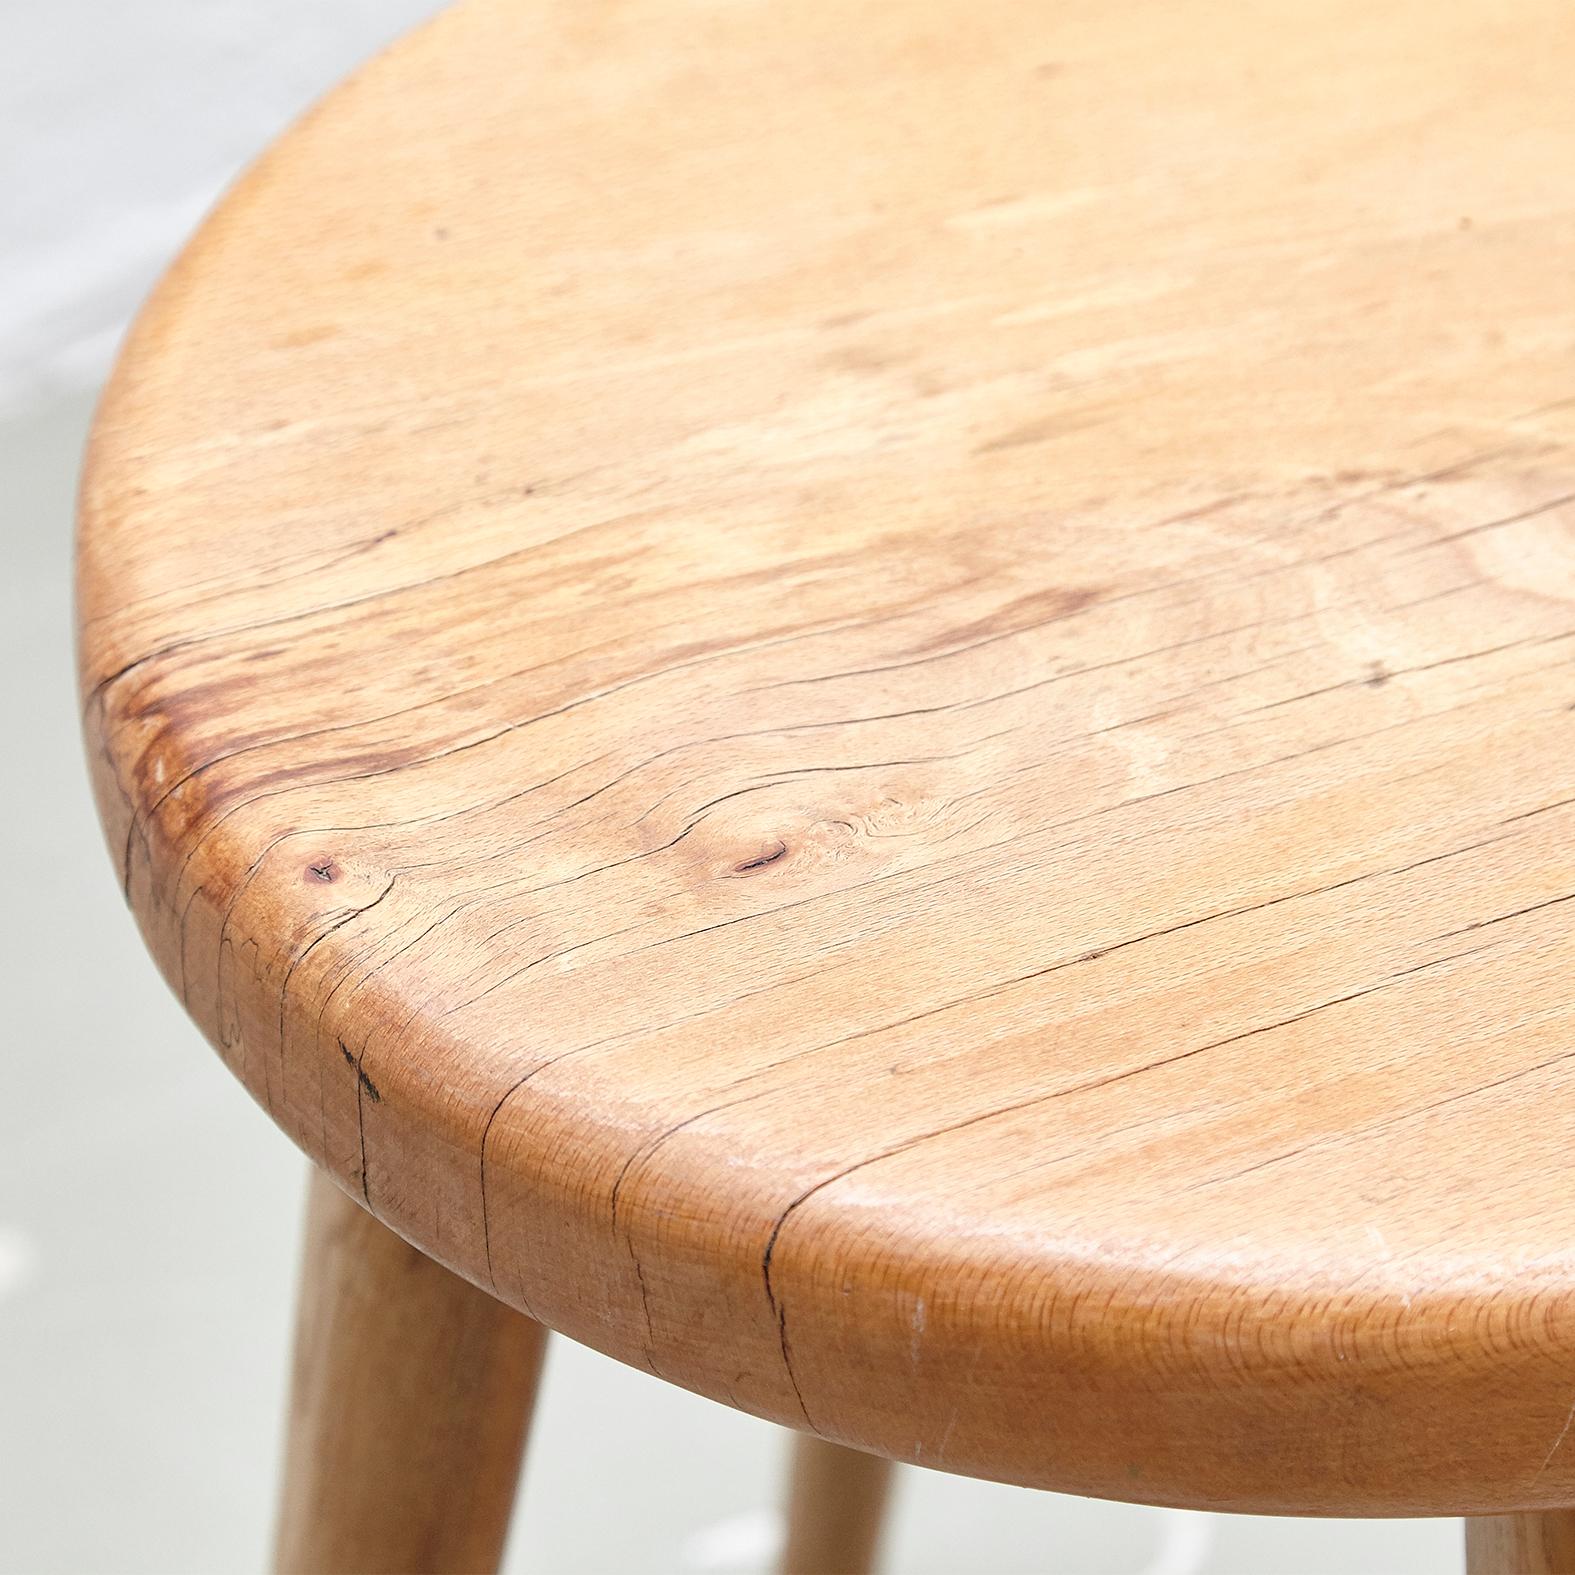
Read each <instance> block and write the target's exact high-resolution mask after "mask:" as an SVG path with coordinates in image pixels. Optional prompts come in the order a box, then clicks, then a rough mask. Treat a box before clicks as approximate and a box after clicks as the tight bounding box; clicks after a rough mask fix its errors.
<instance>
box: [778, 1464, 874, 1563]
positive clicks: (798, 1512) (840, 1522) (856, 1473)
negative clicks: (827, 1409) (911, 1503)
mask: <svg viewBox="0 0 1575 1575" xmlns="http://www.w3.org/2000/svg"><path fill="white" fill-rule="evenodd" d="M891 1479H892V1463H891V1462H890V1461H889V1460H886V1459H883V1458H882V1457H881V1456H879V1455H866V1454H864V1453H863V1452H862V1451H861V1450H857V1449H844V1448H843V1447H842V1446H841V1445H840V1444H829V1443H827V1442H826V1440H825V1439H823V1438H816V1437H815V1435H814V1434H813V1433H800V1434H799V1435H798V1436H797V1438H796V1439H795V1440H794V1443H793V1469H792V1473H791V1475H790V1477H789V1490H788V1512H787V1539H786V1542H785V1543H784V1545H783V1549H782V1558H781V1561H780V1564H779V1566H778V1567H779V1569H780V1571H781V1575H870V1571H871V1570H873V1569H874V1568H875V1561H876V1550H877V1549H878V1548H879V1546H880V1534H881V1530H882V1526H883V1522H884V1519H885V1514H886V1503H887V1500H888V1499H889V1498H890V1497H891Z"/></svg>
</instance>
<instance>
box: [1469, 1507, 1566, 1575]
mask: <svg viewBox="0 0 1575 1575" xmlns="http://www.w3.org/2000/svg"><path fill="white" fill-rule="evenodd" d="M1466 1575H1575V1514H1571V1513H1570V1512H1568V1511H1565V1512H1562V1513H1561V1512H1554V1513H1552V1514H1547V1515H1483V1516H1479V1517H1477V1518H1476V1519H1474V1520H1468V1521H1467V1522H1466Z"/></svg>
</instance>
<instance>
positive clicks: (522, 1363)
mask: <svg viewBox="0 0 1575 1575" xmlns="http://www.w3.org/2000/svg"><path fill="white" fill-rule="evenodd" d="M545 1339H546V1331H545V1330H543V1329H542V1327H541V1326H540V1325H539V1324H536V1323H533V1322H532V1321H531V1320H530V1319H529V1318H525V1317H523V1316H521V1314H519V1313H517V1312H515V1311H513V1310H512V1309H511V1308H508V1307H505V1306H504V1305H503V1303H502V1302H499V1301H495V1300H494V1299H493V1298H492V1297H490V1296H488V1295H486V1294H485V1293H484V1292H482V1291H478V1290H477V1289H476V1288H475V1287H474V1286H473V1285H470V1284H468V1283H467V1282H466V1281H464V1280H462V1279H460V1278H459V1277H458V1276H457V1275H455V1274H451V1273H450V1272H449V1271H448V1270H447V1269H445V1268H443V1267H441V1266H440V1265H439V1264H437V1263H434V1262H433V1261H432V1260H431V1259H430V1258H428V1257H425V1256H424V1255H423V1254H422V1253H419V1252H417V1251H416V1249H415V1248H414V1247H411V1246H409V1245H407V1244H406V1243H405V1242H403V1241H401V1240H400V1238H399V1237H398V1236H396V1235H395V1234H394V1233H393V1232H392V1231H391V1230H388V1229H387V1228H386V1227H385V1226H383V1225H380V1224H379V1223H378V1222H377V1221H376V1220H375V1219H373V1218H372V1216H371V1215H370V1214H368V1213H367V1212H366V1211H365V1210H364V1209H362V1208H360V1207H359V1206H358V1205H357V1204H355V1203H353V1202H352V1201H351V1200H350V1199H349V1198H347V1197H346V1196H345V1195H344V1194H343V1193H342V1192H341V1191H340V1190H339V1189H338V1188H337V1187H336V1186H334V1184H333V1183H332V1182H331V1181H329V1180H328V1179H327V1178H326V1177H325V1176H323V1175H321V1174H314V1175H313V1177H312V1184H311V1194H310V1198H309V1201H308V1206H307V1219H306V1254H305V1263H304V1266H303V1270H302V1278H301V1291H300V1306H299V1311H298V1314H297V1325H296V1336H295V1372H294V1378H293V1381H292V1384H291V1394H290V1416H289V1423H288V1429H287V1441H286V1452H285V1466H284V1487H283V1494H282V1499H281V1505H280V1516H279V1535H278V1544H277V1548H276V1550H275V1564H276V1567H277V1568H278V1569H279V1570H280V1571H283V1572H285V1575H442V1572H456V1575H458V1572H466V1575H471V1572H475V1571H487V1570H495V1569H496V1568H497V1564H498V1558H499V1555H500V1553H501V1551H502V1548H503V1538H504V1535H505V1533H506V1532H507V1530H508V1522H509V1510H510V1508H511V1506H512V1504H513V1500H514V1487H515V1482H516V1481H517V1479H518V1476H519V1467H520V1456H521V1453H522V1451H523V1449H524V1443H525V1431H526V1427H527V1425H528V1424H529V1421H530V1412H531V1405H532V1402H533V1400H534V1398H535V1392H536V1380H537V1376H538V1374H539V1373H540V1370H541V1357H542V1349H543V1345H544V1343H545Z"/></svg>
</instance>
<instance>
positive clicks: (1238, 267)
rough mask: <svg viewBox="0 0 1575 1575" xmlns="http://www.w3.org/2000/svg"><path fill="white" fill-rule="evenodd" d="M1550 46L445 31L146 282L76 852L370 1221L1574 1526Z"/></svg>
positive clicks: (922, 1378) (881, 1379)
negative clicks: (100, 867) (86, 836)
mask: <svg viewBox="0 0 1575 1575" xmlns="http://www.w3.org/2000/svg"><path fill="white" fill-rule="evenodd" d="M1572 56H1575V8H1572V7H1571V6H1569V4H1568V3H1567V0H1511V3H1509V4H1502V3H1499V0H1452V3H1450V4H1447V5H1438V4H1435V3H1432V0H1425V3H1424V0H1392V3H1386V4H1383V5H1374V4H1371V3H1370V0H1326V3H1320V4H1317V5H1310V4H1299V3H1291V0H1284V3H1276V0H1251V3H1249V4H1245V5H1237V4H1230V5H1227V4H1224V3H1223V0H1181V3H1175V0H1133V3H1131V4H1124V5H1121V6H1099V5H1081V4H1070V5H1063V4H1057V5H1028V4H1023V3H1020V0H967V3H963V0H948V3H940V0H922V3H920V0H915V3H913V4H904V5H895V4H874V3H870V4H846V3H843V0H803V3H796V4H793V5H784V6H774V7H764V6H758V5H752V4H739V3H736V0H727V3H720V0H628V3H624V4H619V5H612V4H605V3H590V4H579V3H570V0H541V3H535V0H533V3H530V4H516V3H505V0H474V3H471V4H468V5H464V6H462V7H461V8H460V9H458V10H457V11H454V12H452V13H449V14H447V15H445V16H444V17H443V18H441V19H440V20H439V21H437V22H436V23H435V24H434V25H433V26H432V27H431V28H429V29H428V30H426V31H423V32H421V33H419V34H417V35H416V36H414V37H413V38H412V39H411V40H409V41H408V42H406V43H405V44H403V45H402V46H400V47H398V48H396V49H395V50H394V51H393V52H392V53H391V54H389V55H387V56H385V57H384V58H383V59H381V60H380V61H379V62H378V63H376V64H375V65H373V66H372V67H371V68H369V69H368V70H367V71H365V72H363V73H362V74H361V75H359V76H358V77H357V78H355V79H354V80H353V81H352V82H351V83H350V84H349V85H348V86H347V87H345V88H344V89H343V90H341V91H340V92H339V93H338V94H336V95H335V96H334V98H333V99H332V100H331V101H330V102H329V103H328V104H327V105H326V106H325V107H323V108H322V109H320V110H319V111H318V112H316V113H315V114H314V115H312V116H311V117H309V118H308V119H307V120H306V121H305V123H304V124H303V125H301V126H300V127H299V128H297V129H296V130H295V131H294V132H293V133H292V134H290V135H289V136H287V137H285V138H284V139H283V141H282V142H281V143H280V144H279V145H278V146H277V147H276V148H275V149H274V150H273V151H272V152H271V153H270V154H269V155H268V156H267V157H266V158H265V159H264V160H263V161H262V163H261V164H260V165H259V166H258V168H257V169H255V170H254V171H253V172H252V173H251V174H250V175H249V176H248V177H247V178H246V179H245V180H243V181H242V182H241V184H240V185H239V187H238V189H237V190H236V191H235V192H234V193H233V194H232V195H231V196H230V197H229V199H228V200H227V201H226V202H225V204H224V205H223V206H222V207H221V209H220V210H219V212H218V214H217V215H216V216H215V217H214V218H213V219H212V220H211V221H210V222H209V223H208V224H207V226H206V227H205V228H204V230H203V231H202V233H201V235H200V236H199V237H198V239H197V240H196V241H195V242H194V243H193V245H192V247H191V248H190V250H189V251H188V252H187V253H186V255H185V257H184V258H183V259H182V260H181V262H180V263H179V264H177V266H176V267H175V269H174V270H173V272H172V273H171V275H170V276H169V278H168V279H167V280H166V282H165V283H164V285H163V286H162V288H161V289H160V290H159V291H158V293H157V295H156V296H155V298H154V300H153V301H152V303H151V304H150V305H149V307H148V308H147V310H146V311H145V313H144V314H143V316H142V319H141V321H140V323H139V324H138V326H137V328H136V330H135V331H134V333H133V334H132V336H131V338H130V341H129V343H128V345H127V347H126V350H125V353H124V356H123V358H122V361H121V364H120V367H119V370H118V372H117V373H116V376H115V379H114V381H113V384H112V386H111V388H110V390H109V392H108V394H107V396H106V398H105V401H104V406H103V410H102V413H101V416H100V419H99V423H98V427H97V431H96V434H95V437H94V440H93V446H92V453H91V457H90V462H89V465H88V471H87V479H86V484H85V490H84V496H83V507H82V528H81V549H80V616H81V649H82V677H83V697H84V702H85V707H86V720H87V730H88V736H89V739H90V747H91V754H92V758H93V760H94V762H95V768H96V778H97V789H98V795H99V800H100V804H101V807H102V811H103V815H104V819H105V823H106V825H107V827H108V830H109V834H110V838H111V842H112V845H113V847H114V849H115V852H116V857H117V859H118V860H119V861H120V865H121V870H122V874H123V878H124V880H125V884H126V890H127V893H128V895H129V898H130V901H131V904H132V906H133V908H134V910H135V912H136V914H137V917H138V919H139V921H140V923H141V925H142V927H143V929H144V931H145V933H146V935H147V938H148V940H149V943H150V945H151V947H152V950H153V951H154V953H155V954H156V956H157V957H158V959H159V961H160V963H161V965H162V967H163V968H164V970H165V972H166V974H167V975H168V977H169V979H170V980H171V982H172V984H173V985H174V987H175V988H176V989H177V990H178V991H179V992H180V993H181V996H182V998H183V999H184V1000H185V1002H186V1004H187V1006H188V1008H189V1009H190V1011H191V1013H192V1014H193V1016H194V1017H195V1019H196V1020H197V1021H198V1022H199V1023H200V1024H201V1025H202V1026H203V1028H204V1029H205V1030H206V1031H207V1033H208V1034H209V1036H210V1037H211V1038H212V1040H213V1042H214V1043H215V1044H216V1045H217V1046H218V1048H219V1050H220V1053H221V1054H222V1055H223V1056H224V1058H225V1060H226V1062H227V1063H228V1064H229V1066H230V1067H231V1068H232V1069H233V1070H234V1072H235V1073H236V1075H237V1076H239V1077H240V1078H241V1079H243V1080H244V1082H245V1083H246V1085H247V1087H249V1088H250V1089H251V1090H252V1091H253V1092H254V1093H255V1095H256V1097H257V1098H258V1099H259V1100H260V1101H261V1102H262V1103H263V1104H264V1105H266V1107H267V1108H268V1110H269V1111H270V1112H271V1113H272V1115H273V1118H274V1119H275V1120H276V1121H277V1122H278V1123H279V1125H280V1126H281V1127H282V1128H283V1129H284V1130H285V1131H286V1132H287V1133H289V1134H290V1135H291V1136H292V1137H293V1138H294V1139H295V1140H296V1141H297V1142H298V1143H299V1144H300V1145H301V1146H302V1147H303V1148H304V1149H305V1150H306V1151H307V1152H308V1153H309V1154H310V1155H311V1156H312V1157H313V1158H314V1159H316V1160H317V1161H319V1162H320V1163H322V1164H323V1165H325V1166H327V1167H328V1168H329V1169H330V1170H332V1171H333V1172H334V1173H335V1174H336V1175H337V1176H338V1177H339V1178H340V1179H341V1180H342V1181H343V1182H344V1183H345V1184H346V1185H347V1186H349V1187H350V1188H352V1189H354V1190H355V1191H356V1192H357V1193H358V1194H359V1195H360V1196H361V1197H362V1198H363V1200H364V1201H366V1202H367V1203H368V1205H369V1206H370V1208H371V1209H372V1210H373V1212H374V1213H375V1214H377V1215H378V1216H379V1217H380V1218H381V1219H383V1220H385V1221H387V1222H389V1223H390V1224H391V1225H393V1226H394V1227H396V1228H397V1229H398V1230H399V1232H400V1233H401V1234H402V1235H404V1236H405V1237H407V1238H408V1239H409V1240H411V1241H413V1242H415V1243H417V1244H418V1245H419V1246H421V1247H422V1248H423V1249H425V1250H426V1251H428V1252H429V1253H431V1254H432V1255H433V1256H434V1257H436V1258H438V1259H439V1260H440V1261H442V1262H443V1263H445V1264H447V1265H450V1266H451V1267H453V1268H454V1269H456V1270H457V1271H458V1272H459V1273H461V1274H463V1275H465V1276H466V1277H467V1278H469V1279H471V1280H473V1281H475V1282H476V1283H477V1284H479V1285H482V1286H484V1287H487V1288H489V1289H495V1290H496V1291H497V1293H498V1294H499V1295H500V1296H502V1297H503V1298H504V1299H506V1300H507V1301H508V1302H510V1303H511V1304H512V1305H514V1306H515V1307H518V1308H520V1309H522V1310H525V1311H527V1312H529V1313H530V1314H532V1315H533V1316H535V1317H537V1318H539V1319H541V1320H542V1321H543V1322H545V1323H547V1324H549V1325H550V1326H552V1327H554V1328H558V1329H562V1330H564V1331H565V1332H567V1333H568V1334H571V1335H573V1336H574V1337H575V1338H577V1339H580V1340H583V1341H586V1342H588V1343H589V1344H591V1345H594V1346H597V1347H599V1348H600V1349H602V1350H604V1351H608V1352H611V1353H612V1354H613V1355H615V1356H617V1357H619V1358H621V1359H622V1360H624V1361H627V1362H631V1363H634V1364H637V1365H639V1366H641V1367H644V1368H647V1369H649V1370H650V1371H652V1372H655V1373H659V1374H661V1375H663V1376H664V1377H667V1378H669V1379H672V1380H675V1381H677V1382H679V1383H682V1384H685V1385H688V1386H689V1387H691V1388H693V1389H696V1390H698V1391H700V1392H702V1393H704V1394H708V1395H711V1396H714V1397H716V1398H718V1399H721V1400H725V1401H728V1402H730V1403H732V1404H735V1405H738V1406H741V1407H743V1408H745V1409H747V1410H751V1411H754V1412H757V1413H759V1414H762V1415H764V1416H768V1417H773V1418H777V1419H780V1420H783V1421H786V1422H789V1423H793V1424H796V1425H798V1426H806V1425H807V1426H809V1427H810V1428H812V1429H813V1430H815V1431H818V1432H820V1433H823V1434H825V1435H827V1436H830V1437H833V1438H837V1439H839V1440H842V1441H844V1442H847V1443H851V1444H856V1445H861V1446H864V1447H867V1448H870V1449H873V1450H877V1451H879V1452H881V1453H884V1454H887V1455H889V1456H893V1457H897V1458H901V1459H906V1460H917V1461H920V1462H922V1463H924V1464H926V1465H932V1466H942V1467H946V1468H949V1469H952V1470H957V1471H965V1472H974V1473H981V1474H986V1475H991V1476H997V1477H1002V1478H1006V1479H1009V1480H1012V1481H1017V1482H1026V1483H1033V1484H1038V1485H1042V1486H1048V1487H1055V1488H1061V1489H1068V1490H1073V1491H1081V1492H1092V1493H1100V1494H1108V1495H1114V1496H1117V1497H1124V1498H1132V1499H1143V1500H1153V1501H1160V1502H1167V1503H1177V1504H1187V1505H1198V1506H1212V1507H1234V1508H1243V1509H1248V1508H1250V1509H1260V1510H1280V1511H1292V1512H1296V1511H1301V1512H1313V1513H1322V1512H1364V1513H1367V1512H1371V1513H1402V1512H1403V1513H1446V1512H1459V1511H1507V1510H1515V1509H1534V1508H1539V1507H1552V1506H1558V1505H1560V1504H1563V1503H1568V1502H1572V1501H1575V1439H1572V1438H1571V1437H1570V1429H1569V1425H1568V1422H1569V1414H1570V1405H1571V1401H1572V1399H1575V1187H1571V1186H1570V1185H1569V1180H1570V1164H1571V1155H1572V1154H1575V1049H1572V1045H1575V992H1572V990H1571V986H1570V980H1571V978H1572V977H1575V973H1572V969H1575V942H1572V936H1571V929H1570V922H1569V921H1570V914H1571V912H1572V910H1571V908H1570V907H1569V905H1568V904H1569V899H1570V897H1571V895H1572V894H1575V770H1572V766H1571V761H1572V759H1575V712H1572V710H1571V706H1572V704H1575V668H1572V667H1571V657H1572V655H1575V605H1572V604H1575V530H1572V527H1575V511H1572V505H1571V498H1572V496H1575V450H1572V442H1575V341H1572V318H1571V300H1572V275H1571V264H1570V259H1571V256H1572V255H1575V212H1572V210H1571V207H1570V202H1569V183H1570V172H1571V170H1572V169H1575V98H1572V95H1571V93H1570V88H1569V83H1570V79H1571V69H1570V68H1571V64H1572Z"/></svg>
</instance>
